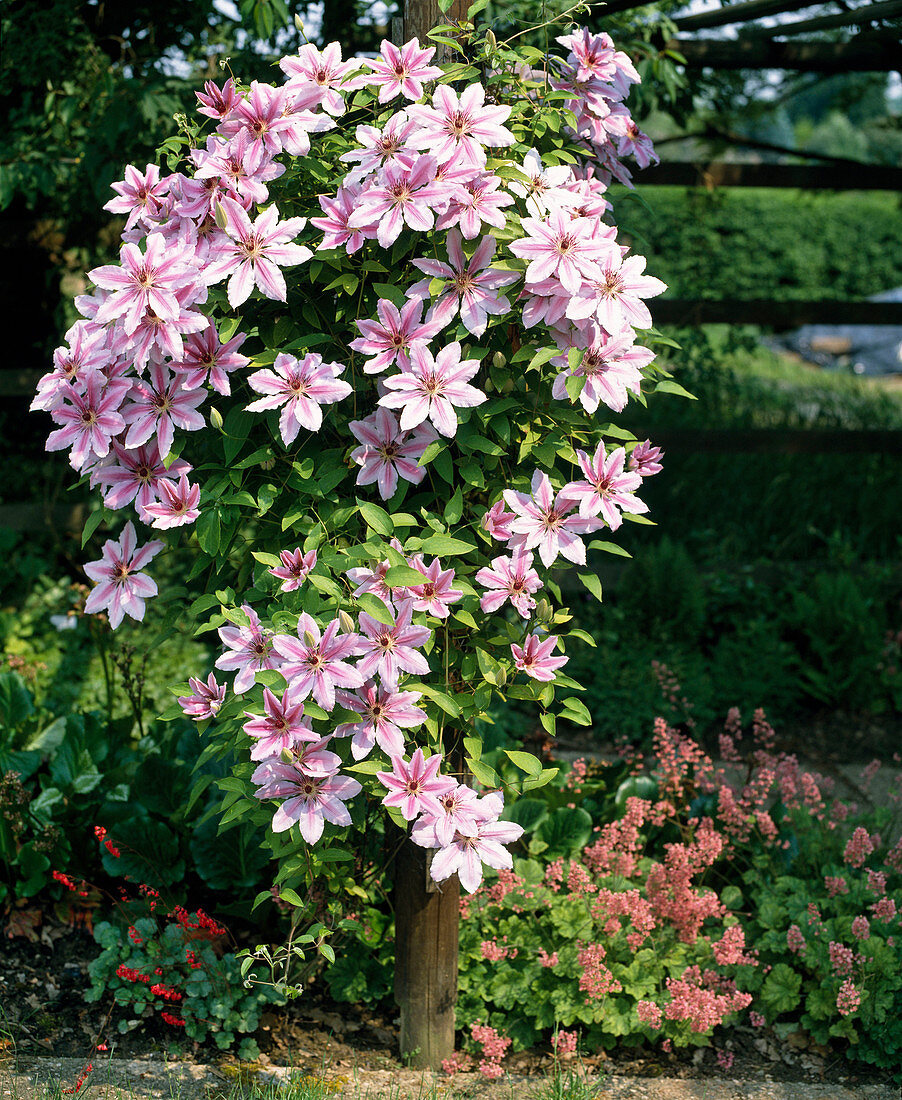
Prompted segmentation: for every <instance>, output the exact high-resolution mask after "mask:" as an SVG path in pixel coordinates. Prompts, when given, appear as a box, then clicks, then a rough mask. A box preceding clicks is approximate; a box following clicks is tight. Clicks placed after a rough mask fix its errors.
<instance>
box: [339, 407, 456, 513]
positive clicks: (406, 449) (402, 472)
mask: <svg viewBox="0 0 902 1100" xmlns="http://www.w3.org/2000/svg"><path fill="white" fill-rule="evenodd" d="M349 427H350V429H351V431H352V432H353V433H354V435H355V436H356V438H357V439H359V440H360V442H361V443H362V444H363V446H361V447H355V448H354V450H353V451H352V452H351V461H352V462H356V463H357V465H358V466H359V467H360V470H359V471H358V474H357V484H358V485H372V484H373V482H376V484H377V486H378V489H379V495H380V496H381V497H382V499H383V500H390V499H391V498H392V497H393V496H394V495H395V490H396V489H397V488H398V478H399V477H402V478H403V479H404V480H405V481H409V482H410V483H411V485H419V484H420V482H421V481H422V480H423V478H424V477H425V476H426V469H425V467H424V466H420V465H418V462H417V460H418V459H419V458H421V457H422V455H423V452H424V451H425V450H426V448H427V447H428V446H429V444H430V443H431V442H432V441H433V440H434V439H435V438H436V434H435V432H434V431H433V429H432V425H431V424H420V425H419V426H418V427H416V428H414V429H413V431H410V432H405V431H402V430H401V426H400V424H399V423H398V417H397V416H396V415H395V414H394V413H392V412H389V411H388V409H377V410H376V411H375V412H374V413H372V414H371V415H370V416H368V417H367V418H366V419H365V420H352V421H351V423H350V424H349Z"/></svg>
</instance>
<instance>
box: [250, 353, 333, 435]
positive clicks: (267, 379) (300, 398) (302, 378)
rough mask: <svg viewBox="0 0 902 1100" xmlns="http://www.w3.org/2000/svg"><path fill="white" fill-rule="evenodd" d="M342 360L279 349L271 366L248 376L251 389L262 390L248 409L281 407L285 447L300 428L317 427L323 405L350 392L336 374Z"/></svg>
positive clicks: (260, 410) (280, 431)
mask: <svg viewBox="0 0 902 1100" xmlns="http://www.w3.org/2000/svg"><path fill="white" fill-rule="evenodd" d="M343 370H344V366H343V364H341V363H324V362H323V358H322V356H321V355H317V353H316V352H315V351H311V352H308V353H307V354H306V355H305V356H304V358H303V359H295V357H294V356H293V355H289V354H288V353H287V352H284V351H282V352H279V354H278V355H277V356H276V361H275V363H274V364H273V366H272V369H271V370H258V371H254V373H253V374H252V375H250V377H249V378H248V383H249V385H250V387H251V389H252V390H255V391H256V392H257V393H262V394H265V396H264V397H261V398H260V399H259V401H252V402H251V403H250V405H248V406H246V407H247V411H248V412H263V411H264V410H266V409H278V408H281V409H282V413H281V415H280V416H279V433H280V434H281V436H282V442H283V443H284V444H285V446H286V447H287V446H288V445H289V444H290V443H293V442H294V440H295V439H296V438H297V434H298V432H299V431H300V430H301V428H307V429H308V431H311V432H315V431H319V429H320V427H321V426H322V423H323V411H322V408H321V406H322V405H332V404H334V403H335V402H336V401H341V400H342V399H343V398H345V397H347V396H348V394H350V393H351V387H350V386H349V385H348V383H347V382H343V381H342V380H341V379H340V378H339V377H338V375H339V374H340V373H341V372H342V371H343Z"/></svg>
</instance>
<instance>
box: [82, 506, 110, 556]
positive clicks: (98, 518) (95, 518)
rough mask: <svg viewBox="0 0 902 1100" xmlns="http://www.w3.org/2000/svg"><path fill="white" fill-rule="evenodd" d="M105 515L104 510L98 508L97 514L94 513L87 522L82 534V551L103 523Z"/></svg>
mask: <svg viewBox="0 0 902 1100" xmlns="http://www.w3.org/2000/svg"><path fill="white" fill-rule="evenodd" d="M104 514H105V513H104V509H103V508H98V509H97V511H96V512H92V513H91V514H90V515H89V516H88V518H87V519H86V520H85V525H84V528H83V530H82V532H81V545H82V549H84V546H85V543H86V542H87V541H88V539H89V538H90V537H91V535H93V534H94V532H95V531H96V530H97V528H98V527H99V526H100V524H101V523H102V522H103V517H104Z"/></svg>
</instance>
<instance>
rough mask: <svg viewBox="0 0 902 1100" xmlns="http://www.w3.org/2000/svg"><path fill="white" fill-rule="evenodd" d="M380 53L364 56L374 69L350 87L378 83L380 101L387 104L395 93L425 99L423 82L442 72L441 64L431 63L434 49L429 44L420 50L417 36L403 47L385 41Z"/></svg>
mask: <svg viewBox="0 0 902 1100" xmlns="http://www.w3.org/2000/svg"><path fill="white" fill-rule="evenodd" d="M379 52H380V54H381V55H382V56H381V57H377V58H376V59H375V60H370V59H369V58H363V59H362V60H363V62H364V64H365V65H367V66H368V67H369V68H370V69H372V74H369V73H367V74H365V75H363V76H358V77H356V78H355V79H354V80H352V81H350V82H349V85H348V86H349V87H351V88H361V87H367V86H371V85H378V87H379V102H380V103H388V102H389V101H390V100H392V99H394V98H395V96H396V95H403V96H404V98H405V99H411V100H414V101H416V100H418V99H422V98H423V84H424V83H426V82H427V81H430V80H438V78H439V77H440V76H441V75H442V70H441V69H440V68H438V66H436V65H430V64H429V62H430V61H431V60H432V55H433V54H434V53H435V48H434V47H432V46H429V47H427V48H426V49H421V48H420V42H419V39H417V38H412V39H411V40H410V41H409V42H407V43H405V44H404V45H403V46H401V47H398V46H395V45H394V44H393V43H391V42H387V41H384V42H383V43H382V45H381V46H380V47H379Z"/></svg>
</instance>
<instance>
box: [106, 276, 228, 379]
mask: <svg viewBox="0 0 902 1100" xmlns="http://www.w3.org/2000/svg"><path fill="white" fill-rule="evenodd" d="M196 297H197V294H196V292H195V289H194V288H193V287H181V288H180V289H179V290H177V291H176V292H175V298H176V301H177V302H178V303H179V307H180V311H179V315H178V317H176V318H175V320H169V319H168V318H165V317H158V316H157V314H156V313H154V311H153V310H152V309H151V308H150V307H149V306H148V308H147V309H146V310H145V311H144V315H143V316H142V317H141V319H140V321H139V322H138V324H137V326H136V327H135V330H134V332H132V333H131V334H130V335H129V334H127V333H126V332H125V329H124V326H122V325H117V326H116V327H115V328H114V329H112V330H111V332H110V340H109V345H108V347H109V351H110V353H111V354H112V355H121V356H124V357H125V358H128V359H131V361H132V362H133V363H134V365H135V370H136V371H137V372H138V373H139V374H143V373H144V368H145V367H146V366H147V363H148V361H149V360H151V359H152V360H154V361H155V362H158V361H159V360H160V359H180V358H181V356H182V353H183V351H184V341H183V339H182V337H183V336H185V335H187V334H189V333H194V332H200V331H201V330H202V329H204V328H206V327H207V324H208V323H209V322H208V321H207V318H206V317H205V316H204V315H203V314H202V313H199V312H198V311H197V310H193V309H188V308H187V307H186V305H185V303H186V302H188V301H194V300H195V299H196Z"/></svg>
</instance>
